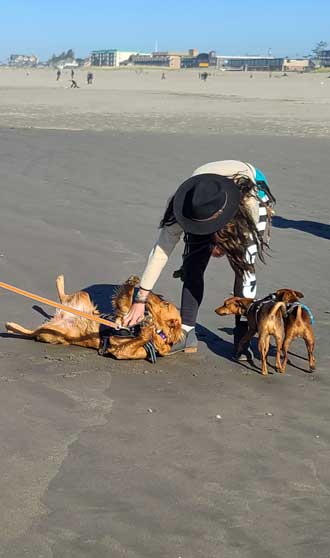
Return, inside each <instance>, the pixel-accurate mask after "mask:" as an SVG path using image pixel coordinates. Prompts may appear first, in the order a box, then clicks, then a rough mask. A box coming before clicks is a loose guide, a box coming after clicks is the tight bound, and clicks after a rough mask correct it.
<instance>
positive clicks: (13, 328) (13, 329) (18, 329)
mask: <svg viewBox="0 0 330 558" xmlns="http://www.w3.org/2000/svg"><path fill="white" fill-rule="evenodd" d="M6 329H7V331H10V333H20V334H21V335H25V337H26V338H27V339H28V338H30V339H33V338H34V337H35V330H34V329H26V328H25V327H23V326H20V325H19V324H15V322H7V323H6Z"/></svg>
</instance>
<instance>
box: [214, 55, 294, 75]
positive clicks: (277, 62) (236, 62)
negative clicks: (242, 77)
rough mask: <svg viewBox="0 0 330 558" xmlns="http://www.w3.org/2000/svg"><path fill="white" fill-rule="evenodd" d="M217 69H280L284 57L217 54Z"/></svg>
mask: <svg viewBox="0 0 330 558" xmlns="http://www.w3.org/2000/svg"><path fill="white" fill-rule="evenodd" d="M216 59H217V68H218V69H219V70H241V71H242V70H243V71H247V72H252V71H257V70H259V71H267V72H269V71H278V72H281V71H282V66H283V62H284V58H274V57H273V56H222V55H221V56H217V57H216Z"/></svg>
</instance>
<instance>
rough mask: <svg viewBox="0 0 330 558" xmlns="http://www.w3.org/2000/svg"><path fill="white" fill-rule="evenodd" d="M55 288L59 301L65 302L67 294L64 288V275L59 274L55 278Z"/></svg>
mask: <svg viewBox="0 0 330 558" xmlns="http://www.w3.org/2000/svg"><path fill="white" fill-rule="evenodd" d="M56 289H57V294H58V298H59V300H60V302H61V303H62V304H64V303H65V301H66V297H67V295H66V294H65V290H64V275H59V276H58V277H57V279H56Z"/></svg>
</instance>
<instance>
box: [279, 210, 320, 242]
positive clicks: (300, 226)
mask: <svg viewBox="0 0 330 558" xmlns="http://www.w3.org/2000/svg"><path fill="white" fill-rule="evenodd" d="M272 223H273V225H274V227H277V228H279V229H296V230H298V231H302V232H306V233H309V234H313V235H314V236H319V237H320V238H325V239H327V240H330V225H326V224H325V223H318V222H317V221H305V220H300V221H294V220H293V219H285V218H284V217H280V216H279V215H275V216H274V217H273V219H272Z"/></svg>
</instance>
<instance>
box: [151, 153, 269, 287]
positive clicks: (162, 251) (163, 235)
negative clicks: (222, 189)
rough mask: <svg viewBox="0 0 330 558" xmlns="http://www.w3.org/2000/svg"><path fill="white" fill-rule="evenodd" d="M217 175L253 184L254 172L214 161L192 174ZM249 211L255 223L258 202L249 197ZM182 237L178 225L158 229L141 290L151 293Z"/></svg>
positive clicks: (236, 163) (235, 163) (243, 165)
mask: <svg viewBox="0 0 330 558" xmlns="http://www.w3.org/2000/svg"><path fill="white" fill-rule="evenodd" d="M207 173H211V174H219V175H220V176H226V177H227V178H233V177H234V176H236V175H237V174H239V175H241V176H243V177H246V178H249V179H250V180H251V181H252V182H254V183H255V177H256V170H255V168H254V167H253V166H252V165H250V164H249V163H243V162H242V161H232V160H228V161H214V162H213V163H207V164H206V165H202V166H201V167H198V168H197V169H196V170H195V171H194V172H193V174H192V176H196V175H199V174H207ZM247 204H248V205H249V209H250V212H251V215H252V217H253V219H254V221H255V222H256V223H257V222H258V218H259V207H258V202H257V201H256V200H255V198H253V197H251V198H249V199H248V200H247ZM182 236H183V229H182V227H181V226H180V225H179V224H178V223H174V224H173V225H170V226H166V227H163V228H162V229H160V233H159V237H158V240H157V242H156V244H155V245H154V247H153V249H152V250H151V252H150V254H149V257H148V260H147V265H146V267H145V270H144V272H143V275H142V278H141V288H142V289H146V290H148V291H151V290H152V289H153V288H154V285H155V283H156V281H157V280H158V278H159V276H160V274H161V272H162V271H163V269H164V267H165V265H166V264H167V261H168V258H169V256H170V255H171V254H172V252H173V250H174V248H175V246H176V245H177V244H178V242H179V241H180V239H181V237H182Z"/></svg>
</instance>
